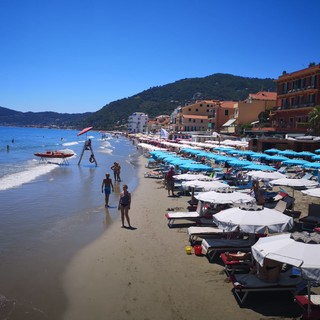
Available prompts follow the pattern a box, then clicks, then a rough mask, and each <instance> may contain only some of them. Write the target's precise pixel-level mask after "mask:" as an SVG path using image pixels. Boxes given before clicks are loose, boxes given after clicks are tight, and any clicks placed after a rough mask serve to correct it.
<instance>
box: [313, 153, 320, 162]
mask: <svg viewBox="0 0 320 320" xmlns="http://www.w3.org/2000/svg"><path fill="white" fill-rule="evenodd" d="M311 159H312V160H314V161H319V160H320V154H317V155H316V156H313V157H312V158H311Z"/></svg>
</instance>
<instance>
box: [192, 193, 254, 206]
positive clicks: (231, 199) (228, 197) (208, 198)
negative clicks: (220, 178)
mask: <svg viewBox="0 0 320 320" xmlns="http://www.w3.org/2000/svg"><path fill="white" fill-rule="evenodd" d="M196 198H197V199H198V200H200V201H205V202H210V203H217V204H234V203H247V202H252V203H255V201H256V200H255V198H253V197H251V196H250V195H248V194H245V193H241V192H236V191H234V192H216V191H208V192H200V193H198V195H196Z"/></svg>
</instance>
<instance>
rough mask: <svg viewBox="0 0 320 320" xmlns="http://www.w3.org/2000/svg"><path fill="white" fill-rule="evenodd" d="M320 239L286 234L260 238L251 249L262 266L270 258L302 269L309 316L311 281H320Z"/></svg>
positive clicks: (313, 236)
mask: <svg viewBox="0 0 320 320" xmlns="http://www.w3.org/2000/svg"><path fill="white" fill-rule="evenodd" d="M311 238H313V240H312V239H311ZM319 238H320V235H316V234H304V235H302V236H301V237H298V236H297V234H296V233H294V234H290V233H284V234H279V235H273V236H270V237H265V238H260V239H259V240H258V241H257V242H256V243H255V244H254V245H253V246H252V247H251V251H252V255H253V257H254V259H255V260H256V261H257V262H258V263H259V264H260V265H261V266H263V261H264V258H268V259H272V260H275V261H279V262H282V263H286V264H289V265H292V266H295V267H297V268H300V270H301V274H302V277H303V278H304V279H306V280H308V315H310V312H311V306H310V291H311V290H310V281H316V282H319V281H320V259H319V252H320V241H319V240H320V239H319ZM310 240H312V242H311V241H310ZM308 241H309V242H308ZM318 241H319V242H318Z"/></svg>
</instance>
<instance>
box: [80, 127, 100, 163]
mask: <svg viewBox="0 0 320 320" xmlns="http://www.w3.org/2000/svg"><path fill="white" fill-rule="evenodd" d="M92 128H93V127H88V128H84V129H83V130H82V131H80V132H79V133H78V134H77V136H81V135H82V134H84V133H87V132H88V131H90V130H91V129H92ZM86 150H88V151H91V156H90V158H89V161H90V162H91V163H95V164H96V167H97V166H98V163H97V160H96V157H95V156H94V152H93V149H92V145H91V139H86V141H85V143H84V146H83V149H82V152H81V156H80V159H79V162H78V165H80V162H81V160H82V157H83V155H84V152H85V151H86Z"/></svg>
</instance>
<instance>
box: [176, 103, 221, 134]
mask: <svg viewBox="0 0 320 320" xmlns="http://www.w3.org/2000/svg"><path fill="white" fill-rule="evenodd" d="M216 102H217V101H215V100H202V101H197V102H195V103H193V104H187V105H185V106H184V107H180V108H178V109H176V110H175V111H174V115H173V114H172V115H171V116H172V130H173V132H190V131H197V132H206V131H207V130H208V123H209V117H210V116H212V113H213V106H214V104H215V103H216Z"/></svg>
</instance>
